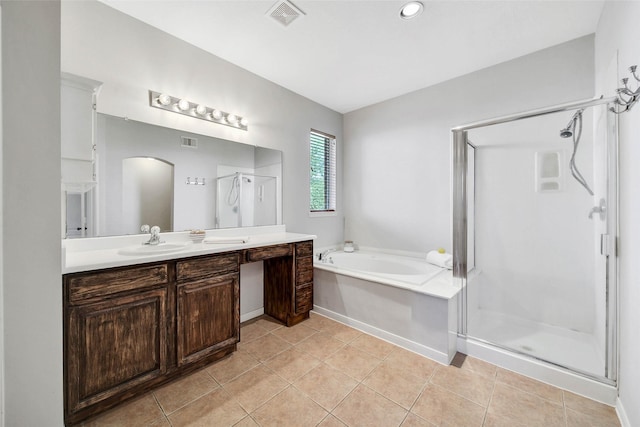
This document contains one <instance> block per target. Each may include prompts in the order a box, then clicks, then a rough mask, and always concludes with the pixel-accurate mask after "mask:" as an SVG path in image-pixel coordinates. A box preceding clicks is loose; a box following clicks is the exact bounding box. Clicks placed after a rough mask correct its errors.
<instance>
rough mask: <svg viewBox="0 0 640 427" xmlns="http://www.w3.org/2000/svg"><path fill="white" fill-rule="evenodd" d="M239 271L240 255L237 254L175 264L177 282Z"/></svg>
mask: <svg viewBox="0 0 640 427" xmlns="http://www.w3.org/2000/svg"><path fill="white" fill-rule="evenodd" d="M239 269H240V255H239V253H238V252H232V253H227V254H222V255H213V256H208V257H203V258H195V259H189V260H184V261H178V262H177V264H176V274H177V278H178V280H186V279H193V278H197V277H205V276H210V275H214V274H220V273H226V272H234V271H239Z"/></svg>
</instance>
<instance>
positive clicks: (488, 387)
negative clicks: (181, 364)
mask: <svg viewBox="0 0 640 427" xmlns="http://www.w3.org/2000/svg"><path fill="white" fill-rule="evenodd" d="M241 338H242V341H241V343H240V344H239V345H238V351H237V352H235V353H234V354H233V355H231V356H230V357H228V358H226V359H224V360H221V361H219V362H217V363H214V364H212V365H210V366H208V367H206V368H204V369H202V370H200V371H198V372H196V373H194V374H192V375H190V376H188V377H185V378H181V379H179V380H176V381H174V382H172V383H170V384H168V385H166V386H164V387H163V388H160V389H157V390H155V391H154V392H152V393H149V394H147V395H145V396H142V397H141V398H139V399H137V400H135V401H133V402H131V403H127V404H124V405H122V406H120V407H118V408H116V409H114V410H112V411H110V412H107V413H105V414H103V415H101V416H100V417H99V418H95V419H93V420H91V421H89V422H86V423H85V424H84V425H85V426H92V427H93V426H96V427H97V426H174V427H178V426H279V427H282V426H295V427H302V426H321V427H333V426H383V427H388V426H405V427H406V426H494V427H501V426H509V427H515V426H544V427H550V426H565V427H572V426H581V427H584V426H598V427H605V426H619V425H620V424H619V422H618V419H617V417H616V414H615V410H614V409H613V408H611V407H609V406H606V405H603V404H600V403H597V402H594V401H591V400H589V399H585V398H583V397H580V396H578V395H575V394H573V393H570V392H567V391H563V390H560V389H557V388H555V387H552V386H549V385H547V384H543V383H541V382H538V381H535V380H532V379H530V378H527V377H524V376H521V375H518V374H515V373H513V372H510V371H507V370H504V369H501V368H498V367H496V366H494V365H492V364H489V363H487V362H483V361H481V360H478V359H474V358H472V357H466V356H464V355H462V354H458V355H457V356H456V358H455V360H454V362H453V364H452V365H451V366H443V365H440V364H438V363H436V362H434V361H432V360H430V359H427V358H425V357H422V356H419V355H417V354H415V353H411V352H409V351H406V350H404V349H402V348H399V347H396V346H394V345H392V344H389V343H387V342H385V341H382V340H379V339H377V338H374V337H372V336H370V335H366V334H363V333H361V332H359V331H357V330H355V329H352V328H350V327H348V326H345V325H343V324H340V323H337V322H334V321H332V320H330V319H327V318H325V317H323V316H320V315H316V314H313V313H312V315H311V318H310V319H309V320H307V321H304V322H302V323H301V324H299V325H297V326H294V327H292V328H286V327H283V326H281V325H280V324H278V323H276V322H275V321H273V320H271V319H269V318H268V317H262V318H260V319H258V320H255V321H250V322H247V324H243V325H242V329H241Z"/></svg>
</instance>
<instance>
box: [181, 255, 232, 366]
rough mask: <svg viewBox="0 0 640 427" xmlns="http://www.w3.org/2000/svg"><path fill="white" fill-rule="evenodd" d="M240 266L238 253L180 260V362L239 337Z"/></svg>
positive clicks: (216, 348) (202, 354)
mask: <svg viewBox="0 0 640 427" xmlns="http://www.w3.org/2000/svg"><path fill="white" fill-rule="evenodd" d="M239 267H240V260H239V254H238V253H233V254H229V255H219V256H214V257H206V258H196V259H194V260H189V261H178V263H177V282H178V284H177V301H178V306H177V312H176V319H177V339H178V341H177V363H178V366H182V365H185V364H189V363H193V362H196V361H198V360H200V359H202V358H204V357H207V356H209V355H211V354H213V353H216V352H217V351H219V350H220V349H222V348H224V347H228V346H230V345H235V344H236V343H237V342H238V341H239V340H240V269H239Z"/></svg>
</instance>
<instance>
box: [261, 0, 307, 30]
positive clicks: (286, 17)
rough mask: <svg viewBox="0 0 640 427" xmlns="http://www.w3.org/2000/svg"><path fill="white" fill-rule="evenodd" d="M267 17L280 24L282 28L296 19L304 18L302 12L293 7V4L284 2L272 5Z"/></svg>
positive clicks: (285, 0)
mask: <svg viewBox="0 0 640 427" xmlns="http://www.w3.org/2000/svg"><path fill="white" fill-rule="evenodd" d="M267 15H268V16H270V17H272V18H273V19H275V20H276V21H278V22H279V23H281V24H282V25H283V26H285V27H286V26H288V25H289V24H291V23H292V22H293V21H295V20H296V19H297V18H299V17H301V16H304V12H303V11H301V10H300V9H298V8H297V7H295V6H294V5H293V3H291V2H289V1H287V0H284V1H278V2H277V3H276V4H274V5H273V7H272V8H271V9H269V12H267Z"/></svg>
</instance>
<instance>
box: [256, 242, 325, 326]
mask: <svg viewBox="0 0 640 427" xmlns="http://www.w3.org/2000/svg"><path fill="white" fill-rule="evenodd" d="M291 251H292V255H294V256H288V257H276V258H267V259H265V260H264V312H265V314H268V315H269V316H271V317H275V318H276V319H278V320H280V321H281V322H283V323H284V324H286V325H287V326H293V325H295V324H297V323H300V322H302V321H303V320H304V319H308V318H309V311H310V310H311V309H312V308H313V241H307V242H300V243H295V244H292V247H291Z"/></svg>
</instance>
